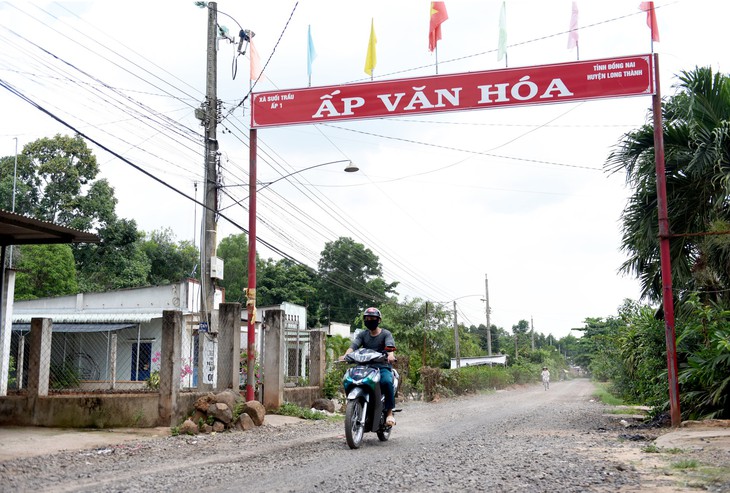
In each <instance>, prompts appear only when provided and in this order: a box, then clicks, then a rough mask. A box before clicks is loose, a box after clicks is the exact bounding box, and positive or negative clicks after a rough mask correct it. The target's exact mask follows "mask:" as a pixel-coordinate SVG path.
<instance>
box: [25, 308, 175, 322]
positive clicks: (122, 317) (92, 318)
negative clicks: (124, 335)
mask: <svg viewBox="0 0 730 493" xmlns="http://www.w3.org/2000/svg"><path fill="white" fill-rule="evenodd" d="M41 316H42V317H43V318H50V319H51V320H53V322H54V323H81V324H88V323H107V324H109V323H134V324H138V323H147V322H150V321H151V320H152V319H153V318H162V312H161V311H160V312H155V313H152V312H148V313H43V314H42V315H40V314H28V313H13V324H16V323H26V324H29V323H30V321H31V319H32V318H38V317H41Z"/></svg>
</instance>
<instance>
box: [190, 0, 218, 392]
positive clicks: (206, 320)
mask: <svg viewBox="0 0 730 493" xmlns="http://www.w3.org/2000/svg"><path fill="white" fill-rule="evenodd" d="M217 35H218V6H217V3H216V2H209V3H208V39H207V60H206V62H207V63H206V81H205V85H206V91H205V102H204V103H203V104H202V106H201V108H200V110H199V111H198V112H196V113H197V116H198V118H199V119H200V120H201V122H202V125H203V127H204V128H205V178H204V184H203V195H204V199H203V202H204V203H205V211H204V214H203V218H204V220H203V231H202V232H201V235H200V236H201V238H200V263H201V273H200V274H201V275H200V285H201V290H200V302H201V314H202V316H201V318H200V322H201V323H200V326H199V332H198V346H199V348H198V354H199V365H198V375H199V377H198V389H201V390H210V389H211V388H212V385H213V383H214V381H215V378H214V376H213V375H214V373H213V372H214V365H215V341H214V339H212V336H211V335H210V334H211V333H213V334H215V333H216V332H217V328H218V317H217V314H218V310H216V309H215V279H216V276H219V275H220V274H219V273H217V272H213V263H214V261H215V260H217V258H216V257H215V254H216V247H217V219H218V218H217V208H218V138H217V129H218V95H217V90H216V88H217V84H218V78H217V65H218V56H217V43H216V38H217ZM215 267H216V268H218V265H217V262H216V264H215Z"/></svg>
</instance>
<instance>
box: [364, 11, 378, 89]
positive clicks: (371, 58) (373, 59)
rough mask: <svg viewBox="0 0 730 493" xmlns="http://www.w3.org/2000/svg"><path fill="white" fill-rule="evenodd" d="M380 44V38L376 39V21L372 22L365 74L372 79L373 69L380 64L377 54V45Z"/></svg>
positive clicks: (372, 20)
mask: <svg viewBox="0 0 730 493" xmlns="http://www.w3.org/2000/svg"><path fill="white" fill-rule="evenodd" d="M377 42H378V38H376V37H375V20H374V19H371V20H370V41H368V56H367V57H366V58H365V73H366V74H368V75H369V76H370V77H372V76H373V69H375V64H376V63H378V57H377V55H376V54H375V44H376V43H377Z"/></svg>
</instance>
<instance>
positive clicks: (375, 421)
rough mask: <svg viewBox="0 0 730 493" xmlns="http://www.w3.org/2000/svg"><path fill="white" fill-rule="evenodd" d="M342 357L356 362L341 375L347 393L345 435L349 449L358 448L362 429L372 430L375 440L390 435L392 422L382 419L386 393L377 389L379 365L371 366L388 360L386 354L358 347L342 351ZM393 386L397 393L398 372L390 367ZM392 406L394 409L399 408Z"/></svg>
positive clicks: (384, 416) (378, 385)
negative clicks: (344, 353) (387, 422)
mask: <svg viewBox="0 0 730 493" xmlns="http://www.w3.org/2000/svg"><path fill="white" fill-rule="evenodd" d="M345 361H346V362H348V363H354V364H356V366H353V367H351V368H349V369H348V370H347V371H346V372H345V376H344V377H343V378H342V384H343V386H344V387H345V395H346V396H347V408H346V410H345V438H346V439H347V445H348V446H349V447H350V448H351V449H356V448H359V447H360V445H361V444H362V439H363V435H364V433H365V432H373V431H374V432H375V433H376V434H377V435H378V440H380V441H381V442H386V441H388V439H389V438H390V431H391V428H392V426H388V425H387V424H386V423H385V418H386V413H385V409H384V404H385V396H384V395H383V393H382V392H381V390H380V369H379V368H378V367H377V366H372V365H374V364H378V363H385V362H387V354H385V353H380V352H378V351H373V350H372V349H365V348H361V349H358V350H356V351H353V352H351V353H349V354H347V355H345ZM392 371H393V390H394V393H395V394H396V395H397V392H398V381H399V380H400V376H399V375H398V372H397V371H396V370H395V369H393V370H392ZM399 411H400V410H399V409H394V410H393V412H399Z"/></svg>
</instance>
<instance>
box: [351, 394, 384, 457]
mask: <svg viewBox="0 0 730 493" xmlns="http://www.w3.org/2000/svg"><path fill="white" fill-rule="evenodd" d="M364 420H365V419H364V416H363V415H362V401H360V400H359V399H355V400H353V401H348V402H347V409H346V410H345V439H346V440H347V445H348V446H349V447H350V448H351V449H356V448H360V445H361V444H362V436H363V434H364V433H365V427H364V423H361V421H364ZM378 437H380V434H378Z"/></svg>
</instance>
